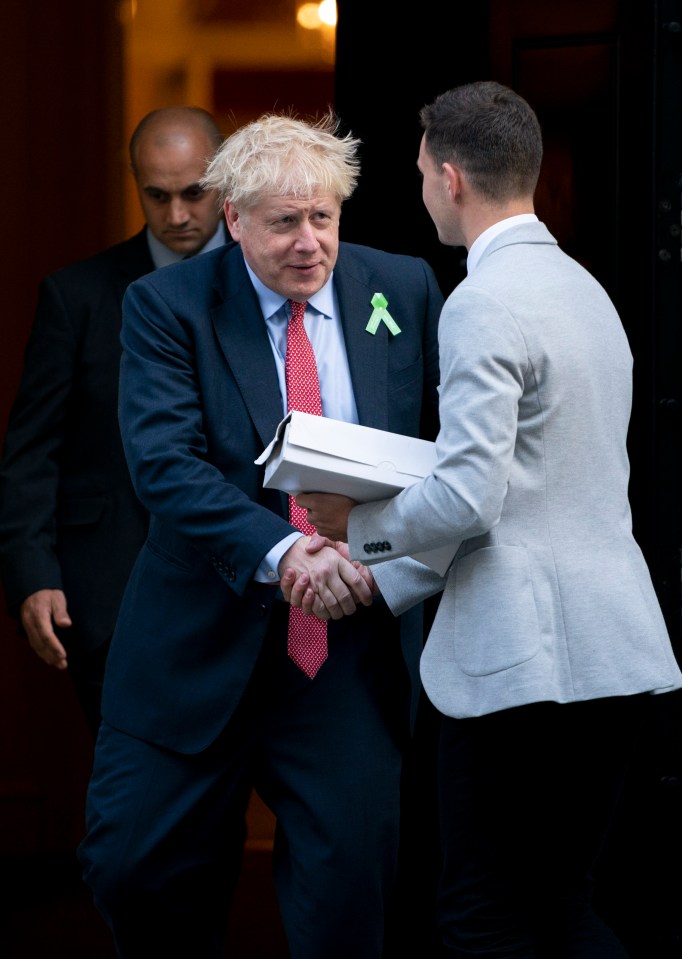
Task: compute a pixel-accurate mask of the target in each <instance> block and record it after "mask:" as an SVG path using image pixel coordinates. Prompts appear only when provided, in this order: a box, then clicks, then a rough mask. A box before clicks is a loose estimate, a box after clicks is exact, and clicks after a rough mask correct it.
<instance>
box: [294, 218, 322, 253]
mask: <svg viewBox="0 0 682 959" xmlns="http://www.w3.org/2000/svg"><path fill="white" fill-rule="evenodd" d="M318 246H319V243H318V240H317V234H316V232H315V229H314V227H313V226H311V224H310V223H303V224H301V226H300V228H299V230H298V232H297V235H296V248H297V249H299V250H316V249H317V248H318Z"/></svg>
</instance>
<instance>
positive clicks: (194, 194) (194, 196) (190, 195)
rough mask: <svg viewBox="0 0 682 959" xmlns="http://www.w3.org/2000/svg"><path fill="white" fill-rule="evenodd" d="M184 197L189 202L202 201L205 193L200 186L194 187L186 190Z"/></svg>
mask: <svg viewBox="0 0 682 959" xmlns="http://www.w3.org/2000/svg"><path fill="white" fill-rule="evenodd" d="M183 195H184V196H185V197H186V198H187V199H188V200H200V199H201V198H202V197H203V195H204V191H203V190H202V189H201V187H200V186H195V187H192V188H191V189H190V190H185V192H184V194H183Z"/></svg>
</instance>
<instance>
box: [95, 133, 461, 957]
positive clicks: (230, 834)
mask: <svg viewBox="0 0 682 959" xmlns="http://www.w3.org/2000/svg"><path fill="white" fill-rule="evenodd" d="M337 126H338V124H337V121H336V120H335V118H334V117H333V116H331V115H329V116H325V117H323V118H322V119H321V120H319V121H315V122H306V121H303V120H299V119H297V118H294V117H290V116H283V115H269V116H265V117H262V118H259V119H258V120H255V121H253V122H252V123H249V124H246V125H245V126H243V127H242V128H240V129H239V130H237V131H236V132H235V133H234V134H232V136H230V137H228V139H227V140H226V141H225V143H224V144H223V146H222V147H221V149H220V150H219V151H218V153H217V155H216V157H215V159H214V160H213V161H212V163H211V164H210V166H209V168H208V171H207V174H206V178H205V182H206V183H207V184H208V185H209V186H211V187H213V188H215V189H217V190H218V193H219V195H220V197H221V198H222V200H223V201H224V209H225V214H226V219H227V223H228V228H229V230H230V233H231V235H232V238H233V239H234V240H236V241H237V245H235V246H233V247H231V248H229V249H225V250H217V251H214V252H213V253H208V254H206V255H205V256H201V257H195V258H193V259H192V260H188V261H187V262H184V263H179V264H177V265H175V266H171V267H169V268H168V269H166V270H157V271H156V272H155V273H153V274H150V275H149V276H147V277H143V278H142V279H140V280H137V281H136V282H135V283H133V284H132V285H131V286H130V287H129V289H128V292H127V293H126V297H125V300H124V307H123V313H124V320H123V334H122V340H123V359H122V363H121V394H120V395H121V406H120V422H121V429H122V436H123V443H124V448H125V451H126V456H127V459H128V463H129V465H130V469H131V475H132V478H133V483H134V485H135V489H136V491H137V493H138V495H139V496H140V499H141V500H142V502H143V503H144V504H145V506H146V507H147V508H148V509H149V512H150V514H151V523H150V530H149V536H148V538H147V540H146V543H145V545H144V547H143V548H142V550H141V551H140V554H139V557H138V559H137V561H136V563H135V566H134V568H133V572H132V574H131V578H130V580H129V583H128V587H127V589H126V592H125V595H124V598H123V602H122V605H121V613H120V616H119V619H118V622H117V624H116V630H115V633H114V636H113V639H112V644H111V649H110V652H109V658H108V662H107V672H106V676H105V682H104V693H103V699H102V726H101V728H100V733H99V736H98V739H97V745H96V748H95V760H94V766H93V773H92V777H91V780H90V786H89V791H88V816H87V825H88V831H87V834H86V836H85V839H84V841H83V843H82V845H81V847H80V857H81V860H82V862H83V864H84V869H85V872H84V875H85V879H86V881H87V883H88V884H89V885H90V887H91V888H92V890H93V895H94V898H95V902H96V904H97V906H98V908H99V909H100V911H101V912H102V914H103V916H104V917H105V918H106V920H107V922H108V923H109V925H110V926H111V929H112V931H113V935H114V938H115V941H116V946H117V949H118V955H119V956H120V957H121V959H133V957H141V956H150V955H155V956H156V955H159V956H162V955H184V956H193V955H196V956H201V957H202V959H209V957H215V959H218V957H222V955H223V942H222V939H223V935H224V931H225V922H226V916H227V912H228V908H229V900H230V896H229V889H228V888H226V880H229V878H230V875H231V874H232V871H233V866H234V863H235V862H238V857H239V854H240V851H241V842H240V840H241V823H242V821H243V814H244V809H245V805H246V802H247V799H248V796H249V793H250V790H251V787H252V786H254V787H255V788H256V789H257V791H258V792H259V794H260V796H261V798H262V799H263V801H264V802H265V803H266V804H267V805H268V806H269V807H270V809H271V810H272V811H273V812H274V814H275V816H276V817H277V826H276V833H275V844H274V855H273V863H274V874H275V881H276V885H277V892H278V897H279V903H280V908H281V914H282V919H283V923H284V928H285V931H286V935H287V940H288V944H289V950H290V954H291V957H292V959H321V957H324V959H348V957H351V956H352V957H354V959H380V957H381V956H382V951H383V943H384V925H385V921H386V916H387V910H388V907H389V904H390V902H391V898H392V894H393V890H394V886H395V874H396V865H397V855H398V838H399V831H400V793H401V780H402V774H403V759H404V756H405V750H406V748H407V747H408V745H409V742H410V731H411V728H412V724H413V721H414V718H415V708H416V705H417V701H418V698H419V694H420V685H419V675H418V663H419V655H420V653H421V649H422V614H421V612H420V610H419V609H418V608H417V607H415V608H414V609H411V610H409V611H408V612H407V613H406V615H405V616H404V617H400V618H395V617H393V616H392V614H391V612H390V611H389V610H388V609H387V608H386V606H385V604H384V603H383V602H382V601H381V600H376V601H372V597H371V593H370V590H369V588H368V586H367V584H366V582H365V579H364V577H363V576H362V574H361V573H360V572H359V571H358V570H357V569H356V568H355V566H353V565H352V564H350V563H348V562H347V561H346V560H345V559H344V558H343V557H339V554H338V553H337V552H336V551H335V550H333V549H330V548H327V549H326V550H323V551H322V553H320V554H316V555H315V556H314V557H311V556H309V555H308V554H307V552H306V550H305V544H306V542H307V541H308V539H309V537H308V536H307V535H306V536H304V535H303V533H302V531H301V530H300V529H299V528H298V527H297V526H296V524H295V523H294V522H292V521H290V518H289V512H288V507H289V504H288V502H287V497H286V496H284V494H282V493H279V492H278V491H276V490H272V489H264V488H263V475H264V467H263V466H262V465H258V464H257V463H256V462H255V461H256V460H257V459H258V457H259V456H260V454H261V453H262V451H263V449H264V447H265V446H266V445H267V444H268V443H269V442H270V440H271V439H272V437H273V435H274V433H275V430H276V428H277V425H278V423H279V422H280V420H281V419H282V417H283V416H284V414H285V413H286V411H287V409H288V400H289V394H290V392H294V390H290V384H291V385H294V386H295V384H293V383H292V381H291V380H290V379H289V378H288V376H287V371H288V365H287V361H286V360H287V352H288V351H287V344H288V342H289V337H290V333H289V324H294V325H296V324H298V326H299V332H300V325H301V323H303V325H304V328H305V332H306V334H307V337H308V339H309V343H310V346H309V349H308V350H307V353H308V355H309V354H310V352H312V353H313V354H314V360H315V365H316V369H317V374H318V377H317V379H318V384H319V394H320V398H321V403H322V412H323V414H324V415H326V416H329V417H331V418H333V419H342V420H345V421H348V422H352V423H361V424H364V425H367V426H372V427H376V428H379V429H388V430H392V431H393V432H402V433H404V434H406V435H411V436H417V435H425V436H435V432H436V431H437V409H438V398H437V378H438V351H437V343H436V328H437V323H438V315H439V313H440V309H441V306H442V302H443V298H442V294H441V291H440V289H439V288H438V284H437V282H436V278H435V275H434V273H433V270H432V269H431V268H430V267H429V266H428V264H427V263H426V262H425V261H424V260H422V259H419V258H416V257H408V256H399V255H397V254H388V253H384V252H382V251H380V250H375V249H370V248H368V247H364V246H357V245H355V244H349V243H342V242H339V222H340V217H341V208H342V203H343V202H344V201H345V199H346V198H347V197H349V196H350V195H351V194H352V192H353V189H354V187H355V182H356V178H357V175H358V172H359V161H358V157H357V150H358V145H359V144H358V141H357V140H355V139H354V138H353V137H352V136H350V135H348V136H345V137H342V136H340V135H339V134H338V132H337ZM378 292H380V293H381V294H382V295H383V297H384V298H385V299H386V300H387V301H388V303H389V305H390V306H389V308H390V310H391V315H392V317H393V318H394V320H395V325H394V326H393V327H392V328H390V327H389V326H388V325H386V324H383V323H382V324H381V326H379V327H378V328H376V329H375V328H373V327H372V325H371V323H370V318H371V316H372V314H373V306H372V300H373V299H374V298H375V297H376V294H377V293H378ZM311 384H312V381H311ZM310 388H311V389H312V385H311V386H310ZM292 564H293V565H294V566H295V567H296V568H297V569H299V570H301V571H303V570H309V572H310V575H311V577H312V579H313V581H314V582H315V583H316V585H317V588H318V589H319V590H320V592H321V593H322V595H324V596H325V598H326V601H327V602H329V603H330V605H331V608H332V609H333V616H332V619H331V620H330V622H329V624H328V633H327V645H326V656H325V655H324V650H321V654H320V662H321V665H319V669H318V670H317V671H316V672H314V671H313V672H312V673H311V672H309V671H308V670H303V669H302V668H301V665H300V663H299V662H298V660H297V659H296V654H295V651H293V656H290V655H289V650H288V635H287V634H288V624H289V619H290V607H289V604H288V603H286V602H284V600H283V597H282V594H281V592H280V590H279V588H278V584H279V577H280V572H281V570H282V569H283V568H286V567H288V566H290V565H292ZM356 607H357V608H356ZM344 611H345V612H350V611H353V615H352V616H346V617H344V616H342V612H344ZM309 625H316V624H309Z"/></svg>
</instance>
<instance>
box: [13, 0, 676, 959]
mask: <svg viewBox="0 0 682 959" xmlns="http://www.w3.org/2000/svg"><path fill="white" fill-rule="evenodd" d="M292 3H293V0H291V2H290V3H288V4H286V3H284V2H282V4H281V6H282V7H283V8H284V7H286V8H287V10H288V9H289V7H290V6H291V5H292ZM198 6H200V7H202V6H203V8H205V9H206V10H207V11H209V10H213V8H214V7H216V4H212V3H209V2H208V0H206V2H204V3H203V4H200V3H198ZM218 6H222V7H223V8H229V6H230V2H229V0H222V2H221V4H219V5H218ZM249 9H251V7H249ZM338 9H339V21H338V27H337V55H336V70H335V74H334V76H333V77H332V78H331V80H330V77H329V76H328V75H326V74H320V75H310V76H308V78H307V79H306V77H305V76H300V75H299V74H296V75H295V76H294V74H291V76H289V77H288V81H290V83H289V85H288V86H287V89H291V90H293V91H294V92H293V93H292V94H291V96H292V97H294V96H296V91H297V90H298V91H299V94H298V95H300V96H301V97H305V98H306V102H305V109H306V110H308V109H309V108H310V107H315V106H316V105H319V106H320V107H324V105H325V104H326V103H328V102H329V100H330V98H333V100H334V103H333V105H334V106H335V108H336V111H337V113H338V114H339V116H340V118H341V122H342V126H344V127H345V128H347V129H350V130H352V132H353V133H354V134H355V135H356V136H359V137H360V138H361V139H362V141H363V146H362V175H361V178H360V183H359V186H358V189H357V191H356V194H355V195H354V196H353V197H352V198H351V200H349V201H348V203H347V204H346V206H345V208H344V212H343V216H342V226H341V232H342V237H343V238H344V239H347V240H354V241H357V242H361V243H368V244H370V245H375V246H378V247H380V248H383V249H387V250H395V251H399V252H406V253H414V254H416V255H420V256H424V257H426V258H427V259H428V260H429V261H430V262H431V263H432V265H433V266H434V268H435V269H436V272H437V274H438V277H439V280H440V282H441V284H442V286H443V289H444V291H445V292H446V293H447V292H449V291H450V290H451V289H452V288H453V287H454V285H455V284H456V283H457V282H458V281H459V279H461V277H462V276H463V270H464V251H463V250H453V249H447V248H444V247H442V246H441V245H440V244H439V243H438V241H437V238H436V235H435V231H434V229H433V226H432V224H431V221H430V219H429V218H428V215H427V214H426V211H425V210H424V208H423V206H422V203H421V194H420V182H419V178H418V176H417V171H416V158H417V152H418V146H419V140H420V136H421V130H420V128H419V122H418V111H419V108H420V107H421V106H422V105H423V104H424V103H425V102H428V101H429V100H431V99H433V98H434V97H435V96H436V95H437V94H438V93H440V92H442V91H443V90H445V89H447V88H448V87H451V86H455V85H457V84H459V83H464V82H468V81H470V80H478V79H496V80H499V81H500V82H503V83H507V84H509V85H511V86H512V87H514V88H515V89H516V90H518V91H519V92H520V93H521V94H522V95H524V96H525V97H526V98H527V99H528V100H529V101H530V103H531V104H532V105H533V106H534V108H535V109H536V111H537V113H538V115H539V117H540V121H541V123H542V125H543V130H544V138H545V161H544V164H543V172H542V176H541V181H540V184H539V187H538V192H537V211H538V214H539V216H540V217H541V219H543V220H544V221H545V222H546V223H547V225H548V227H549V229H550V230H551V231H552V232H553V233H554V235H555V236H556V237H557V239H558V240H559V242H560V243H561V245H562V246H563V247H564V249H566V251H567V252H569V253H570V254H571V255H573V256H575V257H576V259H578V260H579V261H581V262H582V263H583V264H584V265H585V266H586V267H587V268H588V269H589V270H590V271H591V272H593V273H594V275H595V276H596V277H597V278H598V279H599V280H600V282H601V283H602V284H603V285H604V286H605V288H606V289H607V291H608V292H609V294H610V295H611V297H612V298H613V300H614V302H615V304H616V306H617V308H618V310H619V312H620V314H621V317H622V320H623V323H624V326H625V329H626V332H627V335H628V337H629V340H630V344H631V348H632V351H633V354H634V358H635V367H634V378H635V399H634V409H633V416H632V423H631V430H630V436H629V446H630V454H631V462H632V481H631V502H632V508H633V522H634V529H635V535H636V536H637V539H638V541H639V542H640V544H641V546H642V549H643V551H644V553H645V556H646V559H647V562H648V563H649V566H650V569H651V572H652V577H653V580H654V585H655V587H656V590H657V593H658V596H659V599H660V602H661V605H662V608H663V611H664V615H665V618H666V621H667V623H668V627H669V630H670V634H671V637H672V639H673V644H674V647H675V650H676V653H677V655H678V658H680V659H682V638H681V632H680V490H681V489H682V476H681V468H680V437H681V432H680V379H681V369H680V367H681V364H682V356H681V353H682V351H681V349H680V317H681V315H682V311H681V307H682V298H681V289H680V280H681V266H680V212H681V211H680V193H681V188H682V180H681V177H682V122H681V121H682V0H565V2H563V3H560V4H559V3H557V4H553V3H547V2H546V0H487V2H486V0H475V2H461V0H450V2H449V3H442V2H436V0H423V2H421V3H420V4H418V6H415V7H414V8H408V9H407V10H401V11H398V10H397V9H396V7H395V5H394V4H393V3H388V2H387V0H338ZM118 10H119V4H118V3H117V2H116V0H98V2H97V3H92V2H91V0H70V2H69V3H66V0H27V2H26V3H24V4H12V5H6V9H5V10H4V11H3V31H2V39H1V40H0V43H1V44H2V46H1V47H0V50H1V52H2V56H1V57H0V78H1V81H2V82H1V86H0V88H1V89H2V99H1V101H0V103H1V107H0V108H1V110H2V114H1V117H0V118H1V121H2V129H3V134H4V136H3V148H2V151H0V171H1V176H0V183H1V184H2V187H3V201H4V203H3V212H4V214H5V216H4V230H3V232H2V241H1V242H2V257H1V258H0V263H2V280H3V282H2V313H1V314H0V324H1V325H0V435H1V431H3V430H4V425H5V422H6V417H7V413H8V411H9V406H10V403H11V401H12V398H13V396H14V393H15V391H16V387H17V384H18V380H19V375H20V372H21V367H22V360H23V349H24V345H25V342H26V337H27V335H28V331H29V328H30V323H31V320H32V316H33V310H34V307H35V300H36V292H37V285H38V281H39V279H40V278H41V277H42V276H43V275H44V274H45V273H46V272H48V271H49V270H52V269H55V268H57V267H60V266H62V265H64V264H66V263H68V262H71V261H73V260H75V259H77V258H79V257H82V256H85V255H88V254H90V253H93V252H95V251H96V250H98V249H100V248H102V247H104V246H106V245H108V244H109V243H112V242H115V241H117V240H119V239H122V238H123V236H124V228H123V219H122V206H121V202H120V197H121V193H122V190H123V176H124V168H123V166H122V165H121V163H120V162H119V161H120V155H121V148H122V144H124V137H123V129H124V94H123V82H122V77H123V40H122V34H121V29H120V22H119V19H118ZM207 16H208V13H207ZM242 80H243V77H242ZM228 81H229V82H228ZM294 81H295V82H294ZM259 82H260V84H261V86H260V87H257V86H256V85H255V81H254V82H251V83H249V84H248V86H247V85H244V86H243V88H242V89H243V97H244V103H243V104H240V103H238V102H235V98H238V96H239V89H240V85H239V76H237V75H235V76H227V75H226V74H225V72H224V71H223V72H222V73H220V72H217V74H216V77H215V83H214V97H215V99H216V103H215V105H214V104H210V103H208V104H202V105H205V106H206V107H207V108H209V109H212V108H213V107H214V106H215V108H216V110H218V112H219V110H220V106H221V103H222V100H223V99H226V98H227V99H229V98H230V96H231V97H232V100H233V106H234V108H235V112H236V113H237V115H241V113H248V111H249V109H251V108H254V109H255V108H256V107H257V108H258V109H259V110H260V109H262V108H268V106H269V105H270V103H269V101H270V98H271V96H272V94H271V92H270V87H271V85H272V84H273V83H277V79H276V77H275V78H273V74H272V71H270V70H264V71H263V73H262V74H261V76H260V80H259ZM226 84H227V85H226ZM292 84H293V85H292ZM159 105H164V104H159ZM280 105H283V104H280ZM240 111H241V112H240ZM0 601H1V597H0ZM1 610H2V607H1V606H0V878H1V879H3V881H4V882H5V884H6V886H8V888H10V890H11V894H10V895H9V897H7V898H6V899H5V903H4V908H3V909H2V910H0V921H1V920H3V919H4V926H0V932H5V933H6V934H8V935H9V937H10V939H11V940H13V942H14V945H13V947H12V949H13V950H14V951H13V952H12V955H11V959H28V957H29V956H32V955H39V954H41V955H42V952H44V951H45V949H46V948H47V942H48V937H49V944H50V948H51V951H52V954H53V955H55V956H59V955H64V956H69V957H70V959H77V957H79V956H81V955H83V956H95V955H96V956H98V957H105V956H106V955H107V954H108V953H107V952H106V948H107V947H106V946H105V945H102V943H100V944H99V945H98V946H97V948H96V949H95V947H93V945H92V942H89V943H88V944H86V943H85V938H84V936H85V934H83V937H81V939H79V938H78V930H84V929H85V930H88V929H90V927H92V928H93V929H94V933H93V935H98V934H99V935H101V929H100V928H99V926H98V924H97V920H96V919H93V918H92V912H91V907H90V906H89V904H88V902H87V900H82V899H78V900H77V903H76V905H75V906H74V907H73V908H74V909H75V910H76V911H75V912H73V913H72V914H70V918H69V919H68V920H67V919H65V920H63V922H61V923H60V922H59V921H58V920H57V919H56V918H55V917H56V915H57V914H58V913H59V910H60V909H61V910H62V911H63V909H65V908H66V907H65V906H64V903H63V902H62V903H59V902H58V903H56V904H55V902H54V899H53V898H51V897H54V895H55V892H59V891H61V893H62V894H64V895H66V894H68V893H70V892H71V891H75V892H76V893H77V892H78V878H77V874H76V873H75V872H74V871H73V862H72V854H73V850H74V848H75V845H76V843H77V841H78V839H79V838H80V835H81V832H82V804H83V793H84V789H85V784H86V782H87V776H88V772H89V762H90V750H91V747H90V744H89V741H88V737H87V731H86V729H85V726H84V723H83V721H82V718H81V717H80V714H79V712H78V709H77V707H76V705H75V700H74V698H73V695H72V693H71V690H70V687H69V686H68V679H67V677H65V676H63V675H60V674H56V673H55V672H54V671H51V670H49V669H48V668H47V667H44V666H43V664H42V663H40V662H39V661H38V659H37V657H35V655H34V654H33V653H31V652H30V651H29V650H28V649H27V647H26V644H25V643H24V642H23V641H22V640H20V639H19V638H18V636H17V634H16V626H15V624H14V623H13V622H11V621H10V620H9V619H8V618H7V617H6V616H4V614H3V613H2V611H1ZM680 742H681V737H680V698H679V696H678V694H672V695H668V696H664V697H657V700H656V703H655V704H654V708H653V710H652V717H651V723H650V726H649V727H648V728H647V730H646V732H645V735H644V737H643V738H642V741H641V743H640V745H639V748H638V752H637V756H636V759H635V763H634V765H633V769H632V773H631V776H630V780H629V782H628V784H627V789H626V794H625V797H624V804H623V809H622V812H621V815H620V816H619V819H618V821H617V822H616V824H615V829H614V835H613V839H612V841H611V843H610V844H609V847H608V849H607V850H606V856H605V863H604V868H603V872H602V876H601V879H600V883H599V885H598V897H599V902H600V904H601V907H602V909H603V911H604V912H605V914H606V915H607V918H609V919H610V920H611V921H612V923H613V924H614V925H615V927H616V929H617V930H618V932H619V933H620V934H621V936H622V938H623V940H624V941H625V943H626V945H628V947H629V948H630V951H631V954H632V956H633V957H635V959H672V957H675V959H678V957H679V955H680V951H681V946H682V932H681V929H680V908H679V903H680V901H682V899H681V896H682V882H681V879H680V875H681V872H682V804H681V800H680V796H681V791H682V785H681V775H682V757H681V756H680ZM426 786H427V784H426V783H425V791H426ZM424 815H425V816H428V815H429V813H428V807H424ZM428 830H429V823H428V822H426V821H424V833H425V835H428ZM259 856H260V858H259ZM262 856H263V852H262V850H261V852H260V853H259V854H258V855H255V858H254V857H251V859H250V860H249V861H248V862H247V869H246V873H247V879H248V880H249V881H250V882H251V885H248V884H247V885H246V886H245V887H244V888H243V891H242V893H241V895H242V898H241V899H240V916H241V917H242V919H243V923H245V924H246V925H245V926H244V928H242V927H240V928H239V935H241V936H242V938H241V939H240V940H239V945H238V946H237V947H236V950H235V952H234V953H233V955H234V956H236V957H237V959H239V957H242V959H245V957H254V959H255V957H263V959H267V957H273V959H279V957H280V956H281V955H282V948H283V947H282V943H281V938H280V936H281V933H280V931H279V929H278V927H277V919H276V910H275V909H274V906H273V904H272V897H271V890H270V888H269V886H268V882H269V878H268V873H267V866H266V864H265V865H263V863H262ZM259 863H260V864H261V865H263V868H261V865H259ZM64 864H66V865H64ZM69 870H70V871H69ZM257 895H265V897H266V901H267V902H269V903H270V907H271V912H268V911H266V912H264V913H263V912H261V913H260V920H259V919H258V918H256V919H254V920H253V924H252V925H249V924H248V919H247V917H248V916H249V909H250V908H251V906H253V907H254V908H256V907H257V906H258V903H257V900H255V898H254V897H256V896H257ZM268 896H269V897H270V898H269V899H268ZM32 908H36V909H38V912H36V913H32V912H31V909H32ZM259 908H261V909H262V908H263V907H262V904H260V907H259ZM65 915H68V914H67V913H65ZM17 916H18V917H19V918H18V919H17ZM41 928H42V929H44V930H45V932H44V935H45V937H46V938H45V940H44V941H41V939H40V936H41V933H40V930H41ZM29 929H30V930H31V932H30V933H29ZM105 941H106V939H104V940H103V942H105ZM81 942H82V944H81ZM32 943H33V944H34V946H35V952H31V944H32ZM1 948H2V943H0V950H1ZM60 949H63V950H64V951H63V952H60V951H59V950H60ZM415 954H419V953H418V952H416V953H415Z"/></svg>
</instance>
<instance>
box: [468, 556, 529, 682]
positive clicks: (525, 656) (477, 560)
mask: <svg viewBox="0 0 682 959" xmlns="http://www.w3.org/2000/svg"><path fill="white" fill-rule="evenodd" d="M455 575H456V578H455V584H454V598H455V621H454V626H455V630H454V645H455V659H456V661H457V663H458V665H459V667H460V668H461V669H462V671H463V672H464V673H466V674H467V675H469V676H490V675H492V674H493V673H499V672H502V671H504V670H507V669H512V668H513V667H514V666H518V665H520V664H521V663H525V662H527V661H528V660H529V659H532V658H533V657H534V656H535V655H536V654H537V653H538V651H539V649H540V625H539V621H538V613H537V606H536V603H535V595H534V590H533V576H532V571H531V564H530V561H529V556H528V552H527V551H526V550H525V549H520V548H518V547H514V546H495V547H489V548H485V549H479V550H476V551H475V552H473V553H470V554H469V555H468V556H464V557H463V558H462V559H461V560H460V561H459V562H458V564H457V567H456V574H455Z"/></svg>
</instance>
